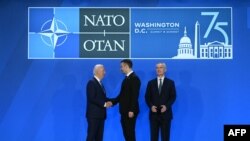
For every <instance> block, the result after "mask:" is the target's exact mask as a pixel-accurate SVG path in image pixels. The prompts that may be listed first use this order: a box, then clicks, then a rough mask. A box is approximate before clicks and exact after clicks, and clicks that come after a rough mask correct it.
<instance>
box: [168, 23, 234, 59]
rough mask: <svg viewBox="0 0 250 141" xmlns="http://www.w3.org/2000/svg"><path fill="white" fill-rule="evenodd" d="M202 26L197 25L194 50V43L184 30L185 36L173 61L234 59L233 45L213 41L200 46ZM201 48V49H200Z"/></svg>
mask: <svg viewBox="0 0 250 141" xmlns="http://www.w3.org/2000/svg"><path fill="white" fill-rule="evenodd" d="M199 34H200V24H199V22H198V21H197V22H196V24H195V37H194V49H193V47H192V42H191V40H190V38H189V37H188V36H187V29H186V27H185V29H184V36H183V37H182V38H181V39H180V42H179V48H178V50H177V56H174V57H172V58H173V59H197V58H200V59H232V57H233V50H232V45H228V44H227V43H224V42H219V41H213V42H208V43H205V44H203V45H200V40H199V39H200V37H199ZM198 47H199V49H198Z"/></svg>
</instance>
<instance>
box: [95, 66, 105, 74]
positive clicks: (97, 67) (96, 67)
mask: <svg viewBox="0 0 250 141" xmlns="http://www.w3.org/2000/svg"><path fill="white" fill-rule="evenodd" d="M103 67H104V66H103V65H102V64H96V65H95V67H94V69H93V74H94V75H96V72H97V70H98V69H99V68H103Z"/></svg>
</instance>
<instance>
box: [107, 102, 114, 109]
mask: <svg viewBox="0 0 250 141" xmlns="http://www.w3.org/2000/svg"><path fill="white" fill-rule="evenodd" d="M112 106H113V103H112V102H111V101H107V102H105V107H106V108H110V107H112Z"/></svg>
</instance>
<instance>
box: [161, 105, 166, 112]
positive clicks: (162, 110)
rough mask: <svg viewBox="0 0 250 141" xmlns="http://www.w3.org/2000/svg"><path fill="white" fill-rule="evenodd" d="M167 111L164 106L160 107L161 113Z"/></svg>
mask: <svg viewBox="0 0 250 141" xmlns="http://www.w3.org/2000/svg"><path fill="white" fill-rule="evenodd" d="M166 111H167V107H166V106H165V105H161V112H162V113H164V112H166Z"/></svg>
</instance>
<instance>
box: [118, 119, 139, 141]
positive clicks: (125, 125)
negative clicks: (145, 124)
mask: <svg viewBox="0 0 250 141" xmlns="http://www.w3.org/2000/svg"><path fill="white" fill-rule="evenodd" d="M136 118H137V117H136V116H135V117H133V118H129V117H128V116H121V125H122V130H123V135H124V137H125V140H126V141H136V137H135V124H136Z"/></svg>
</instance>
